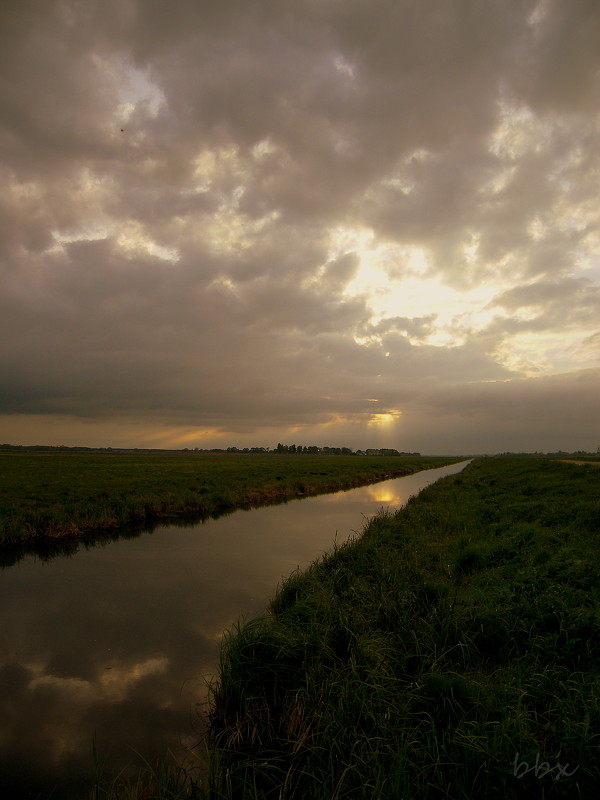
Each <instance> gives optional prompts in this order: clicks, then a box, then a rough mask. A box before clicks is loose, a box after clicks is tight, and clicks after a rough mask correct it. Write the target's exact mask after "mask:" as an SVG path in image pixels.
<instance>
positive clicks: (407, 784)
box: [210, 459, 600, 800]
mask: <svg viewBox="0 0 600 800" xmlns="http://www.w3.org/2000/svg"><path fill="white" fill-rule="evenodd" d="M599 575H600V469H598V467H597V466H596V467H595V466H591V465H590V466H577V465H573V464H564V463H561V462H559V461H550V460H547V459H521V460H516V459H513V460H511V459H481V460H479V461H477V462H475V463H474V464H472V465H471V466H470V467H468V468H467V470H466V471H465V472H463V473H461V474H459V475H457V476H453V477H449V478H446V479H444V480H443V481H441V482H440V483H438V484H436V485H434V486H432V487H430V488H428V489H426V490H425V491H424V492H422V493H421V494H420V495H419V496H418V497H416V498H414V499H413V500H411V501H410V502H409V503H408V505H407V507H406V508H405V509H404V510H402V511H400V512H399V513H398V514H397V515H390V514H383V515H381V516H379V517H378V518H376V519H375V520H374V521H373V522H372V523H371V524H370V525H368V526H367V528H366V529H365V531H364V533H363V535H361V536H360V537H358V538H357V539H356V540H355V541H354V542H353V543H349V544H348V545H344V546H341V547H339V548H338V549H337V550H336V551H335V552H334V553H333V554H331V555H329V556H326V557H324V558H323V559H321V560H320V561H318V562H316V563H315V564H314V565H313V566H312V567H311V568H310V569H309V570H307V571H306V572H304V573H297V574H294V575H292V576H291V577H290V578H289V579H288V580H287V581H286V582H284V584H283V585H282V586H281V587H280V589H279V591H278V592H277V595H276V596H275V598H274V600H273V602H272V608H271V612H272V613H271V614H270V615H269V616H267V617H265V618H261V619H258V620H254V621H252V622H250V623H248V624H246V625H244V626H241V627H239V628H237V629H236V630H234V631H232V632H231V633H230V634H229V636H228V638H227V640H226V642H225V645H224V648H223V651H222V657H221V665H220V670H219V678H218V682H217V683H216V685H215V687H214V693H213V711H212V732H211V745H212V752H213V764H212V787H211V792H210V797H211V798H212V799H213V800H221V798H253V799H254V798H279V799H280V800H286V799H287V798H290V799H291V798H294V800H296V798H312V799H313V800H316V799H318V798H323V799H325V798H327V800H333V798H337V799H338V800H342V798H344V799H345V798H365V800H366V799H367V798H368V799H369V800H371V798H390V800H392V798H393V800H396V799H397V798H427V799H433V798H448V799H450V798H452V800H457V799H460V798H464V799H465V800H466V798H473V797H481V798H502V799H503V800H504V799H505V798H508V799H510V798H525V797H527V798H529V797H536V798H538V797H540V798H555V797H569V798H577V797H586V796H588V795H589V796H592V795H593V793H592V790H593V789H597V787H598V786H600V747H599V746H600V673H599V669H598V667H599V665H600V581H599V580H598V578H599ZM559 764H560V765H561V767H562V768H563V769H564V770H566V772H563V773H562V775H560V777H559V778H558V779H556V778H557V776H559V767H558V765H559ZM567 764H568V766H567ZM567 773H573V774H571V775H568V774H567Z"/></svg>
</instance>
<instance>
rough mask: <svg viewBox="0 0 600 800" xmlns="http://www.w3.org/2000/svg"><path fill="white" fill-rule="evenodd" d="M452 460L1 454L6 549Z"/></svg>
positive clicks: (0, 515)
mask: <svg viewBox="0 0 600 800" xmlns="http://www.w3.org/2000/svg"><path fill="white" fill-rule="evenodd" d="M457 460H458V459H456V458H454V459H453V458H446V459H444V458H427V457H390V456H345V455H305V454H302V455H289V454H274V453H269V454H254V453H253V454H243V453H206V452H198V453H196V452H190V451H187V452H186V451H179V452H164V451H163V452H96V451H92V452H77V451H75V452H60V451H41V452H31V451H3V452H0V547H5V548H6V547H10V546H17V545H24V544H25V545H28V544H35V543H40V542H41V543H44V544H46V545H48V544H50V545H51V544H52V543H53V542H55V543H58V542H60V541H65V540H73V539H77V538H80V537H84V536H86V537H90V536H93V535H95V534H102V533H103V532H110V531H114V530H118V529H122V528H126V527H128V526H129V527H131V526H137V527H138V528H139V527H144V526H146V525H150V524H152V523H155V522H157V521H163V520H167V519H175V518H187V519H203V518H206V517H209V516H218V515H219V514H223V513H227V512H229V511H233V510H234V509H236V508H253V507H256V506H259V505H264V504H267V503H274V502H282V501H285V500H290V499H292V498H295V497H303V496H307V495H312V494H320V493H323V492H332V491H338V490H340V489H348V488H353V487H355V486H360V485H363V484H367V483H373V482H377V481H381V480H385V479H386V478H393V477H398V476H401V475H408V474H410V473H412V472H416V471H418V470H421V469H428V468H432V467H436V466H443V465H444V464H448V463H452V462H454V461H457Z"/></svg>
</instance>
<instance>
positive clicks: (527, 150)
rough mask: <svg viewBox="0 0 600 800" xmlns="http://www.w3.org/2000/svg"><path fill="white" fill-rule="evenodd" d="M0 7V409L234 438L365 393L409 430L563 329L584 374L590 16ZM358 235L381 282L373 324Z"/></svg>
mask: <svg viewBox="0 0 600 800" xmlns="http://www.w3.org/2000/svg"><path fill="white" fill-rule="evenodd" d="M0 15H1V20H0V31H1V33H0V37H1V39H2V40H1V42H0V68H1V69H0V104H1V105H0V145H1V148H2V153H3V164H2V167H1V169H2V179H3V186H4V191H3V195H2V198H1V199H0V270H1V271H2V295H1V296H0V306H1V311H2V315H1V320H2V321H1V323H0V325H1V326H2V338H1V343H0V353H1V359H2V370H1V373H0V374H1V376H2V377H1V382H2V405H1V409H0V410H1V411H2V412H3V413H4V414H6V415H17V414H20V415H22V414H30V415H43V414H62V415H70V416H71V417H72V418H73V419H76V418H82V419H88V420H93V419H96V418H98V419H101V418H102V419H113V420H117V419H121V418H122V419H123V420H125V419H127V418H128V419H131V418H138V419H140V418H143V419H145V420H146V421H147V423H148V425H156V426H157V429H158V428H159V427H160V426H165V425H171V426H178V425H186V426H194V425H195V426H197V427H199V428H205V427H207V426H210V427H213V428H215V429H221V430H224V431H235V430H238V431H246V432H247V433H248V436H251V432H252V430H257V431H262V432H263V434H264V431H265V430H267V429H272V430H273V431H274V432H275V431H277V430H278V429H280V428H281V429H283V428H287V427H292V426H303V425H315V426H316V425H318V424H322V423H328V422H332V421H335V420H338V421H339V420H345V423H344V424H346V423H347V424H348V425H351V424H353V422H361V421H362V422H364V421H366V420H368V419H369V418H370V416H371V415H372V413H373V403H372V402H371V401H372V399H373V397H376V398H377V399H378V400H379V403H380V406H378V408H380V409H381V411H382V413H384V412H385V408H388V409H399V408H401V407H403V404H404V405H405V406H406V409H407V410H405V414H408V409H409V408H410V414H411V415H412V419H413V421H414V425H415V429H416V428H417V427H418V425H421V424H422V423H423V421H422V419H421V417H422V416H423V415H427V414H428V413H429V411H428V407H429V406H428V398H429V392H431V391H434V392H439V391H445V389H444V387H450V388H451V390H452V392H455V391H456V392H457V393H458V395H459V396H460V394H461V391H462V389H463V388H464V390H465V392H467V394H468V396H469V397H473V396H477V397H480V402H481V408H482V409H483V410H485V409H486V408H489V409H491V408H492V407H493V402H492V400H491V399H490V398H493V397H498V398H505V400H503V401H502V402H504V401H505V402H509V401H508V399H507V396H506V395H505V394H504V390H501V389H500V388H499V386H500V384H496V383H485V384H484V385H485V387H486V388H485V390H482V391H483V393H482V394H481V396H479V395H472V387H473V385H477V384H478V382H482V381H483V382H491V381H495V382H498V381H508V380H511V379H515V378H517V377H519V374H518V372H516V371H515V369H516V368H515V367H514V365H512V364H511V363H509V362H508V361H506V359H504V360H502V358H500V357H499V355H498V353H499V352H500V351H502V352H507V350H510V348H511V338H510V337H512V336H514V335H516V334H517V333H519V332H523V331H528V332H530V333H535V332H540V331H542V330H543V331H553V332H557V331H561V330H566V329H568V330H569V331H570V332H571V333H572V334H573V336H574V337H575V338H573V341H572V342H571V343H570V345H569V346H570V351H569V352H571V353H572V354H576V358H575V360H574V361H573V363H572V364H571V365H570V368H572V369H575V368H578V369H579V368H581V366H586V365H590V364H593V363H595V361H594V358H595V350H594V347H595V344H594V343H595V339H594V336H595V335H596V330H597V325H596V323H595V316H596V315H597V311H598V274H597V269H598V261H594V258H595V257H596V256H595V255H594V254H595V253H596V252H597V249H598V227H597V225H598V211H597V207H596V206H597V204H596V199H595V198H596V196H597V170H598V167H599V164H598V147H597V130H598V129H597V126H598V116H597V110H596V109H597V108H598V99H599V97H598V92H599V89H598V85H599V84H598V79H597V74H598V69H599V68H600V46H598V45H599V44H600V41H599V37H600V34H599V31H600V9H599V8H598V6H597V4H595V3H593V2H585V1H584V0H576V2H568V3H567V2H565V1H564V0H554V1H552V0H540V2H537V0H520V1H519V2H515V3H506V2H500V0H489V1H488V2H482V3H477V4H476V3H470V2H466V0H465V2H446V1H445V0H439V1H438V0H436V2H432V3H427V4H424V3H423V4H421V3H414V2H410V1H409V0H406V1H405V2H397V3H390V2H386V1H385V0H378V1H377V2H372V3H365V2H362V0H351V1H350V2H343V3H342V2H336V0H326V2H322V3H315V2H310V0H305V1H303V0H298V2H289V3H287V2H285V3H282V2H274V0H257V2H253V3H247V2H241V1H240V2H223V3H218V4H217V3H212V2H201V1H198V2H192V0H178V1H177V2H173V3H167V2H161V1H160V0H156V2H141V1H140V0H123V1H120V2H116V0H108V2H102V3H100V2H94V1H93V0H90V2H86V3H77V2H72V1H71V0H49V1H48V2H45V3H39V2H35V1H34V0H31V2H27V1H24V2H20V3H18V4H17V3H14V4H4V5H3V7H2V9H1V10H0ZM364 232H367V234H368V236H369V237H370V239H369V241H370V242H371V244H370V245H369V246H370V247H371V248H372V249H373V248H375V252H377V247H378V246H379V245H382V246H383V245H385V246H386V247H388V248H390V253H392V255H390V256H389V257H387V258H386V260H385V263H384V264H383V266H381V265H380V268H381V269H383V270H384V271H386V272H387V274H388V276H389V279H390V282H391V283H394V282H395V283H396V284H398V286H399V287H400V290H399V291H398V292H397V294H396V296H397V297H398V298H400V299H398V300H396V301H394V302H395V303H396V304H397V305H399V307H395V306H392V307H390V308H389V309H388V310H387V312H386V313H385V314H383V315H382V314H379V315H377V314H375V313H374V311H373V302H374V301H378V298H380V297H381V295H382V290H381V289H380V288H379V289H378V288H377V287H376V286H375V284H373V286H369V284H368V281H367V283H365V280H366V279H365V274H367V275H368V272H367V273H365V269H366V267H365V264H368V263H369V262H368V258H366V256H365V253H364V252H363V250H362V249H361V248H362V247H363V245H361V244H360V242H361V236H362V235H363V233H364ZM394 247H398V248H399V250H398V252H397V253H396V254H395V255H394V252H395V251H394V250H393V248H394ZM407 248H409V249H410V248H413V250H414V248H419V250H420V251H421V252H422V253H423V254H424V258H425V262H424V265H423V266H422V268H421V272H420V275H421V277H422V278H428V279H435V280H436V281H438V282H439V285H440V286H445V287H454V289H456V290H458V291H460V292H469V291H472V290H478V289H481V288H485V287H488V286H489V287H493V290H490V291H489V292H488V298H487V300H482V301H481V303H480V308H479V311H481V312H482V313H483V312H485V313H487V315H488V317H487V318H486V320H484V321H482V322H477V324H475V323H474V322H473V321H472V320H471V318H470V317H469V318H467V317H466V316H464V314H465V313H466V312H465V311H464V309H461V308H459V307H458V306H457V309H456V311H455V312H453V311H451V310H449V309H448V308H447V307H445V305H444V304H445V303H447V302H448V301H447V300H440V299H438V296H437V294H436V293H435V292H434V291H432V292H431V296H430V297H429V301H428V302H427V298H425V299H423V298H421V299H420V300H419V301H418V303H417V304H416V305H414V304H415V303H416V301H415V300H410V301H409V300H407V304H408V305H406V306H404V305H402V296H403V294H402V287H403V281H405V280H406V279H408V278H409V277H411V276H413V277H414V275H415V272H414V267H413V266H411V263H412V262H411V261H410V258H409V257H408V256H407V255H406V252H408V251H407ZM402 253H404V255H403V254H402ZM355 280H357V281H359V284H358V285H359V286H360V288H359V289H358V290H357V289H352V286H353V281H355ZM361 281H362V283H361ZM444 297H446V295H444ZM490 298H493V299H491V300H490ZM411 303H412V304H413V306H411ZM400 306H402V307H400ZM469 313H470V312H469ZM452 314H454V316H452ZM494 314H496V316H495V317H493V315H494ZM515 314H516V317H515V318H514V319H511V315H515ZM461 315H462V316H461ZM448 320H450V321H448ZM443 326H446V328H445V329H444V330H445V333H444V336H445V338H444V337H442V338H441V339H440V338H439V336H438V334H439V333H440V331H442V328H443ZM448 326H450V327H448ZM436 337H437V338H436ZM440 342H442V343H440ZM443 342H448V344H444V343H443ZM529 357H530V359H531V358H533V356H532V355H531V354H530V355H529ZM540 358H541V356H540ZM542 360H543V359H542ZM563 367H564V364H563V362H561V367H560V368H561V369H562V368H563ZM549 380H550V379H549ZM565 380H566V381H567V382H568V380H569V379H568V378H565ZM519 385H520V384H519ZM550 385H551V384H548V386H550ZM552 385H553V384H552ZM578 386H579V389H580V390H581V391H588V388H589V387H588V384H585V385H583V384H578ZM432 387H434V388H432ZM527 387H528V388H527V392H529V391H530V390H531V391H532V392H533V393H532V394H531V395H530V396H532V397H534V396H538V395H536V394H535V391H534V390H533V384H531V383H529V382H528V383H527ZM528 396H529V395H528ZM542 397H544V398H545V395H544V394H542V395H539V398H542ZM515 398H516V399H515V402H516V406H515V407H516V408H518V407H520V405H521V404H523V403H525V397H524V396H523V397H522V396H521V394H520V392H517V393H516V395H515ZM540 402H541V399H540ZM544 402H545V400H544ZM384 406H385V408H384ZM550 407H553V406H552V404H550ZM448 413H450V412H448ZM482 413H484V412H483V411H482ZM490 413H491V412H490ZM12 418H13V419H14V420H16V416H14V417H12ZM40 418H41V417H40ZM452 419H454V418H452ZM7 420H8V422H9V424H10V418H9V417H7ZM454 421H455V420H454ZM449 424H450V423H449ZM461 424H462V423H461ZM423 425H424V423H423ZM463 430H464V426H463V427H460V426H459V427H458V428H457V429H456V441H460V436H461V433H462V431H463ZM263 434H261V435H263ZM18 435H25V434H24V433H21V434H18ZM274 435H275V436H276V434H274ZM340 435H341V434H340ZM353 435H354V434H353ZM365 435H366V434H365ZM269 443H270V442H269ZM357 444H358V442H357ZM434 446H435V445H434V442H433V441H431V447H434ZM423 449H425V446H424V445H423Z"/></svg>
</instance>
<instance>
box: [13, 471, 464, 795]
mask: <svg viewBox="0 0 600 800" xmlns="http://www.w3.org/2000/svg"><path fill="white" fill-rule="evenodd" d="M463 467H464V462H463V463H462V464H455V465H452V466H450V467H443V468H441V469H436V470H428V471H426V472H419V473H417V474H415V475H410V476H407V477H405V478H396V479H393V480H388V481H384V482H382V483H379V484H373V485H371V486H366V487H361V488H359V489H352V490H350V491H346V492H338V493H336V494H329V495H321V496H319V497H311V498H306V499H303V500H296V501H291V502H289V503H287V504H284V505H278V506H269V507H265V508H260V509H254V510H251V511H237V512H235V513H233V514H231V515H229V516H226V517H221V518H220V519H217V520H208V521H206V522H204V523H199V524H197V525H194V526H193V527H192V526H189V527H181V526H164V527H160V528H156V529H155V530H154V531H153V532H152V533H151V534H143V535H142V536H140V537H138V538H134V539H119V540H116V541H111V542H110V543H108V544H106V545H104V546H102V545H99V546H97V547H93V548H89V549H81V550H79V551H78V552H76V553H75V554H74V555H72V556H71V557H60V558H56V559H53V560H51V561H42V560H40V559H38V558H36V557H34V556H29V557H27V558H25V559H23V560H22V561H19V562H18V563H17V564H15V565H14V566H12V567H10V568H8V569H5V570H2V571H1V572H0V604H1V605H0V608H1V609H2V619H1V624H0V787H1V788H3V789H4V791H3V793H2V794H3V796H7V797H11V798H12V800H18V798H37V797H41V798H45V797H49V796H53V797H56V798H60V800H68V798H75V797H82V798H83V797H86V798H87V797H89V790H86V787H89V785H90V782H91V780H92V777H93V767H92V758H91V749H92V741H93V739H94V736H95V738H96V743H97V749H98V753H99V756H100V761H101V762H103V764H104V766H105V769H106V772H107V773H108V774H110V775H115V774H116V773H117V772H118V771H119V770H120V769H121V768H122V767H123V766H124V765H125V764H127V763H132V762H133V763H137V764H139V763H140V762H139V759H138V758H137V757H136V756H135V754H134V752H133V751H137V752H139V753H142V754H143V755H144V757H145V758H148V759H153V758H154V757H155V756H159V755H164V753H165V752H166V750H167V748H170V749H172V750H173V751H175V752H177V753H178V754H181V753H182V752H184V751H185V750H186V749H187V748H191V747H193V746H194V745H195V744H196V743H197V742H198V740H199V739H200V738H201V736H202V728H203V725H202V711H203V708H204V704H205V699H206V688H205V680H206V679H207V678H210V677H211V676H212V675H214V672H215V669H216V665H217V661H218V655H219V647H220V642H221V638H222V634H223V631H224V630H225V629H227V628H230V627H231V626H232V625H233V624H234V623H235V622H236V621H237V620H238V619H239V618H240V617H244V616H245V617H253V616H257V615H259V614H261V613H263V612H264V610H265V608H266V606H267V603H268V601H269V599H270V598H271V597H272V596H273V594H274V591H275V589H276V587H277V584H278V583H279V582H280V581H281V580H282V579H283V578H284V577H286V576H287V575H289V574H290V572H292V571H293V570H294V569H296V568H297V567H301V568H302V567H305V566H307V565H308V564H309V563H310V562H312V561H313V560H315V559H316V558H318V557H320V556H321V555H322V554H323V553H325V552H327V551H329V550H331V548H332V546H333V544H334V541H337V542H338V543H342V542H344V541H346V540H347V539H348V537H350V536H352V535H353V534H354V533H357V532H359V531H360V530H361V529H362V528H363V526H364V523H365V521H366V519H367V518H368V517H371V516H373V515H374V514H376V513H377V512H378V511H379V509H381V508H382V507H387V506H391V507H395V508H398V507H400V506H402V505H403V504H404V503H405V502H406V500H407V499H408V498H409V496H410V495H412V494H415V493H417V492H418V491H419V490H420V489H421V488H423V487H424V486H426V485H428V484H429V483H431V482H433V481H434V480H437V479H438V478H440V477H442V476H444V475H448V474H452V473H454V472H458V471H460V470H461V469H462V468H463ZM53 789H54V794H52V795H51V794H50V792H51V790H53Z"/></svg>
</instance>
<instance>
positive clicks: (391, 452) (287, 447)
mask: <svg viewBox="0 0 600 800" xmlns="http://www.w3.org/2000/svg"><path fill="white" fill-rule="evenodd" d="M0 450H24V451H27V452H55V451H59V452H61V453H64V452H74V453H90V452H94V453H275V454H277V453H292V454H305V455H320V454H323V455H329V456H415V457H420V455H421V454H420V453H408V452H404V451H402V452H400V451H399V450H396V449H394V448H393V447H379V448H373V447H370V448H368V449H367V450H352V449H351V448H350V447H318V446H317V445H310V446H308V447H306V446H304V445H301V444H298V445H296V444H281V442H280V443H279V444H278V445H277V447H274V448H273V449H271V448H269V447H212V448H210V449H206V448H202V447H194V448H191V449H190V448H188V447H184V448H183V449H182V450H160V449H158V448H144V447H67V446H66V445H60V446H58V447H54V446H51V445H22V444H0Z"/></svg>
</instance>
